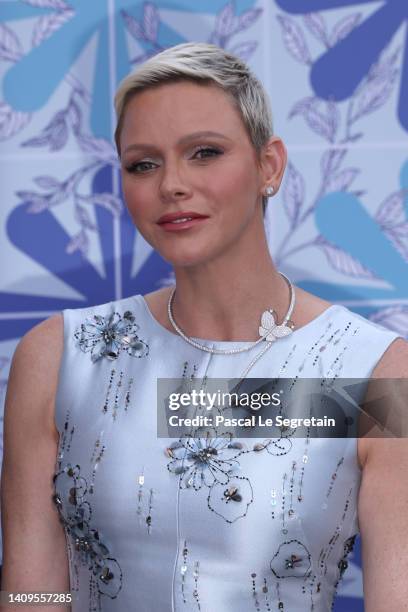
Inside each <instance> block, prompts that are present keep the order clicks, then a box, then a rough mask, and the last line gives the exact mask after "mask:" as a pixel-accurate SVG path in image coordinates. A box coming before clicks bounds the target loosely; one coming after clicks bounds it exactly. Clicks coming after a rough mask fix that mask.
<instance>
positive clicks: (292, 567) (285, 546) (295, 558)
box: [271, 540, 311, 578]
mask: <svg viewBox="0 0 408 612" xmlns="http://www.w3.org/2000/svg"><path fill="white" fill-rule="evenodd" d="M310 568H311V555H310V553H309V551H308V550H307V548H306V546H305V545H304V544H302V542H300V541H299V540H289V541H287V542H282V544H280V546H279V548H278V550H277V551H276V553H275V554H274V556H273V558H272V561H271V570H272V572H273V573H274V574H275V576H276V577H277V578H304V577H305V576H307V575H308V574H309V573H310Z"/></svg>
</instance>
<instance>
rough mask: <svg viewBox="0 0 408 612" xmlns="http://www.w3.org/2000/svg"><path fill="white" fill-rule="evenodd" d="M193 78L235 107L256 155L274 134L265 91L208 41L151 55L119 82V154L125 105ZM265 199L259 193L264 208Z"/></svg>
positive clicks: (242, 66) (238, 63)
mask: <svg viewBox="0 0 408 612" xmlns="http://www.w3.org/2000/svg"><path fill="white" fill-rule="evenodd" d="M186 80H187V81H193V82H196V83H198V84H211V83H213V84H215V85H217V86H218V87H220V88H221V89H222V90H223V91H224V92H225V93H226V94H227V95H228V96H229V98H230V100H231V102H232V103H233V104H234V105H235V107H236V108H237V109H238V111H239V113H240V115H241V117H242V120H243V123H244V126H245V128H246V130H247V133H248V135H249V138H250V140H251V142H252V144H253V146H254V148H255V151H256V153H257V155H258V157H259V154H260V152H261V149H262V147H263V146H264V145H265V144H266V143H267V141H268V140H269V139H270V137H271V136H272V135H273V122H272V112H271V108H270V104H269V99H268V96H267V94H266V91H265V89H264V87H263V85H262V84H261V83H260V81H259V80H258V79H257V77H256V76H255V75H254V74H253V73H252V72H251V70H250V69H249V67H248V66H247V65H246V64H245V62H243V61H242V60H241V59H240V58H239V57H236V56H235V55H233V54H231V53H229V52H228V51H225V49H222V48H221V47H218V46H216V45H212V44H208V43H198V42H189V43H183V44H180V45H176V46H175V47H169V48H168V49H165V50H164V51H162V52H161V53H158V54H157V55H154V56H153V57H151V58H150V59H149V60H147V61H146V62H144V63H143V64H142V65H141V66H139V67H138V68H137V69H136V70H135V71H134V72H132V73H131V74H129V75H128V76H127V77H125V78H124V79H123V81H122V82H121V83H120V85H119V87H118V90H117V92H116V95H115V110H116V116H117V125H116V130H115V143H116V148H117V151H118V154H119V156H120V133H121V130H122V125H123V118H124V113H125V110H126V106H127V104H128V103H129V101H130V99H131V98H133V96H134V95H136V94H137V93H139V92H141V91H143V90H144V89H148V88H152V87H154V86H157V85H161V84H164V83H167V82H177V81H186ZM267 201H268V198H267V197H266V196H262V205H263V211H264V213H265V206H266V203H267Z"/></svg>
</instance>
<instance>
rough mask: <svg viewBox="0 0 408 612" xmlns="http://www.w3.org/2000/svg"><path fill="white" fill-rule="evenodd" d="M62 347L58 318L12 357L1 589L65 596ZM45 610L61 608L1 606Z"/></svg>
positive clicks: (45, 324)
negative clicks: (58, 493) (58, 475)
mask: <svg viewBox="0 0 408 612" xmlns="http://www.w3.org/2000/svg"><path fill="white" fill-rule="evenodd" d="M62 347H63V320H62V316H61V315H56V316H54V317H51V318H50V319H48V320H46V321H44V322H43V323H41V324H39V325H37V326H36V327H34V328H33V329H32V330H31V331H30V332H28V333H27V334H26V335H25V336H24V338H23V339H22V340H21V341H20V343H19V344H18V346H17V349H16V351H15V354H14V357H13V361H12V366H11V371H10V378H9V383H8V389H7V395H6V405H5V415H4V459H3V468H2V482H1V504H2V529H3V552H4V554H3V576H2V587H1V588H2V590H3V591H11V592H13V593H18V592H23V591H25V592H27V591H35V592H47V593H50V592H68V591H69V588H70V587H69V573H68V559H67V552H66V541H65V534H64V531H63V527H62V525H61V523H60V522H59V518H58V512H57V509H56V507H55V505H54V503H53V501H52V496H53V482H52V478H53V475H54V471H55V462H56V454H57V445H58V431H57V429H56V427H55V421H54V409H55V394H56V389H57V382H58V372H59V365H60V360H61V354H62ZM17 609H18V610H20V611H21V612H24V611H27V612H28V610H30V611H31V610H37V611H38V612H40V611H42V610H44V612H45V611H46V612H52V611H54V610H55V611H57V610H58V611H61V610H69V608H67V607H65V608H62V607H61V606H58V607H57V606H52V605H48V606H37V607H35V608H33V607H28V606H24V607H23V606H21V607H19V608H15V607H13V608H11V607H9V606H5V605H3V606H2V607H1V610H2V612H9V610H10V611H11V610H17Z"/></svg>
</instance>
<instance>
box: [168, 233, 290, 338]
mask: <svg viewBox="0 0 408 612" xmlns="http://www.w3.org/2000/svg"><path fill="white" fill-rule="evenodd" d="M174 271H175V276H176V286H177V290H176V293H175V296H174V300H173V315H174V319H175V321H176V323H177V324H178V325H179V327H180V328H181V329H182V330H183V331H184V332H185V333H186V334H187V335H188V336H193V337H197V338H208V339H212V340H220V341H250V342H252V341H255V340H257V339H259V332H258V328H259V325H260V317H261V314H262V312H263V311H264V310H269V309H273V310H275V312H276V313H277V321H278V322H279V323H281V322H282V319H283V318H284V316H285V315H286V313H287V311H288V308H289V301H290V291H289V287H288V285H287V282H286V281H285V279H284V278H282V276H281V275H280V274H279V273H278V271H277V269H276V268H275V266H274V263H273V261H272V259H271V257H270V254H269V249H268V245H267V241H266V237H265V235H263V239H262V240H257V241H253V242H252V243H251V244H250V245H249V248H248V249H245V248H242V245H241V246H240V247H239V248H238V245H237V248H230V249H228V250H227V251H226V252H224V253H223V254H222V255H221V256H219V257H217V258H215V259H213V260H212V261H207V262H205V263H203V264H200V265H197V266H188V267H175V270H174ZM168 295H169V294H168Z"/></svg>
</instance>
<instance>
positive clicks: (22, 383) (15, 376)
mask: <svg viewBox="0 0 408 612" xmlns="http://www.w3.org/2000/svg"><path fill="white" fill-rule="evenodd" d="M63 325H64V324H63V316H62V314H57V315H54V316H52V317H50V318H49V319H46V320H45V321H42V322H41V323H39V324H38V325H35V326H34V327H33V328H32V329H30V331H28V332H27V333H26V334H25V335H24V336H23V337H22V338H21V340H20V342H19V343H18V345H17V348H16V350H15V352H14V355H13V360H12V364H11V369H10V376H9V382H8V388H7V396H6V409H5V410H6V415H5V418H6V419H8V420H11V421H13V420H14V417H15V418H17V416H16V415H17V414H21V412H22V411H26V410H28V409H29V407H30V406H31V409H32V410H34V411H37V410H44V414H43V415H42V416H43V417H44V419H46V420H47V421H48V422H49V423H50V424H52V426H53V424H54V413H53V408H54V398H55V393H56V389H57V382H58V372H59V367H60V362H61V356H62V350H63V343H64V340H63ZM37 407H38V408H37ZM37 416H38V415H37ZM43 422H44V421H43Z"/></svg>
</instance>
